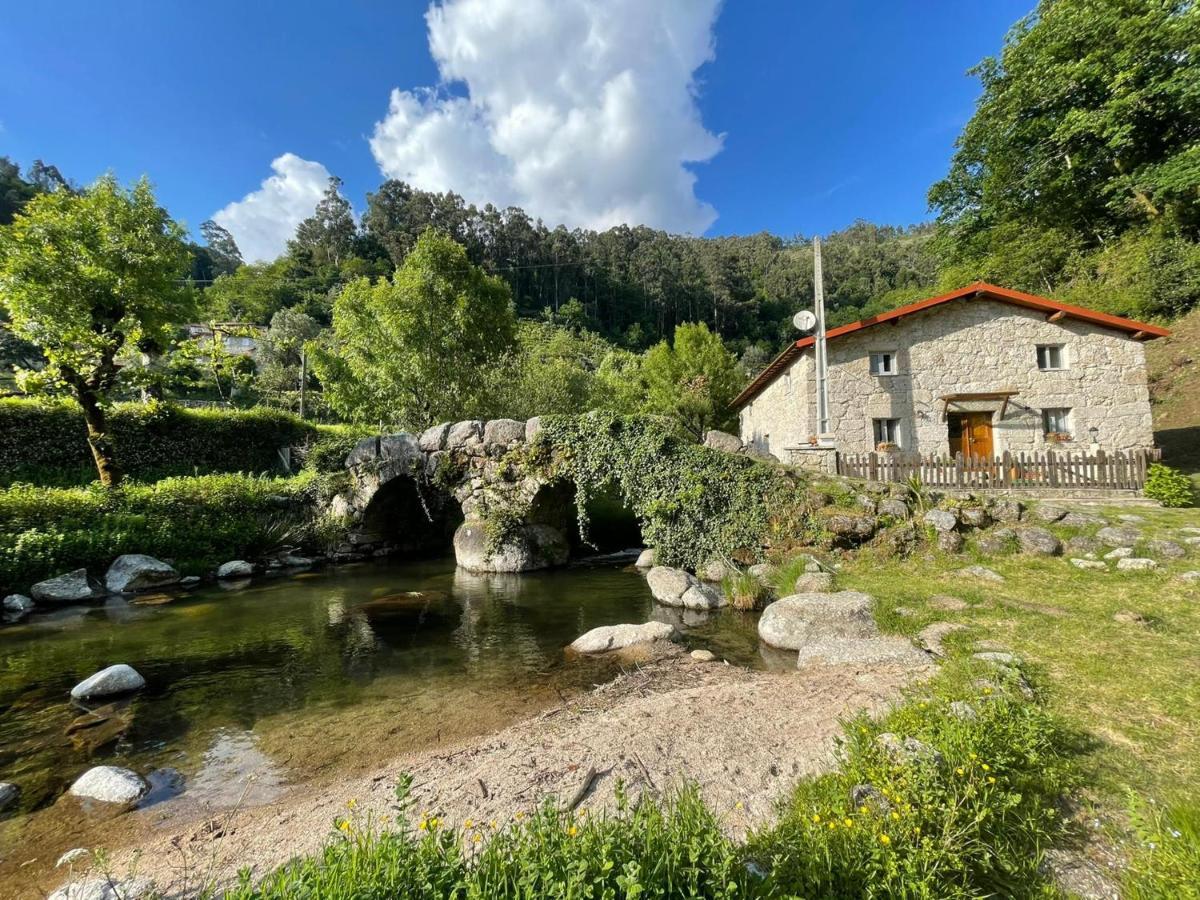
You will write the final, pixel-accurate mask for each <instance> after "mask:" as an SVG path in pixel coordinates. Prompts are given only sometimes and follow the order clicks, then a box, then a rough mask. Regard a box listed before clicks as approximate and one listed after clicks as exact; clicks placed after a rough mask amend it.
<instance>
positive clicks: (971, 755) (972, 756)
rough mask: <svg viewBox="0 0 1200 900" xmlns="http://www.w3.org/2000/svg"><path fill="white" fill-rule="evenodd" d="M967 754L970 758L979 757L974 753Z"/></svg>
mask: <svg viewBox="0 0 1200 900" xmlns="http://www.w3.org/2000/svg"><path fill="white" fill-rule="evenodd" d="M967 756H969V757H971V759H979V757H978V756H977V755H976V754H974V753H968V754H967Z"/></svg>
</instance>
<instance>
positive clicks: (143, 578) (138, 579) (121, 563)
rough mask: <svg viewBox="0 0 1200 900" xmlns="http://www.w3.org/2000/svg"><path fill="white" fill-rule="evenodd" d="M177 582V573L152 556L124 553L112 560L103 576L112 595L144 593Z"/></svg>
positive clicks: (172, 567) (173, 568)
mask: <svg viewBox="0 0 1200 900" xmlns="http://www.w3.org/2000/svg"><path fill="white" fill-rule="evenodd" d="M177 581H179V573H178V572H177V571H175V567H174V566H169V565H167V564H166V563H165V562H163V561H162V560H159V559H155V558H154V557H153V556H145V555H143V554H141V553H126V554H124V555H122V556H118V557H117V558H116V559H115V560H113V564H112V565H111V566H109V567H108V574H106V575H105V576H104V583H105V586H106V587H107V588H108V590H109V591H110V592H111V593H113V594H123V593H127V592H132V591H144V590H148V589H149V588H156V587H163V586H165V585H168V584H175V582H177Z"/></svg>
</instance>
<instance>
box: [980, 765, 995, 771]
mask: <svg viewBox="0 0 1200 900" xmlns="http://www.w3.org/2000/svg"><path fill="white" fill-rule="evenodd" d="M980 768H982V769H983V771H985V772H990V771H992V767H991V766H989V765H988V764H987V763H984V764H983V765H982V766H980Z"/></svg>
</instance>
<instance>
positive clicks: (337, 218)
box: [288, 177, 358, 266]
mask: <svg viewBox="0 0 1200 900" xmlns="http://www.w3.org/2000/svg"><path fill="white" fill-rule="evenodd" d="M341 187H342V180H341V179H340V178H336V177H331V178H330V179H329V186H328V187H327V188H325V196H323V197H322V198H321V200H320V201H319V202H318V203H317V208H316V211H314V212H313V214H312V215H311V216H309V217H308V218H307V219H305V220H304V221H303V222H301V223H300V224H299V225H298V226H296V236H295V237H294V238H293V239H292V240H291V241H290V242H289V244H288V250H289V252H290V253H291V254H292V255H293V256H297V257H302V256H307V257H308V258H309V259H311V261H312V262H313V264H315V265H318V266H320V265H332V266H339V265H341V264H342V263H343V262H344V261H346V260H347V259H348V258H349V257H350V256H351V254H352V253H353V250H354V242H355V238H356V237H357V235H358V226H357V225H356V224H355V222H354V210H353V209H352V208H351V206H350V201H348V200H347V199H346V198H345V197H343V196H342V195H341Z"/></svg>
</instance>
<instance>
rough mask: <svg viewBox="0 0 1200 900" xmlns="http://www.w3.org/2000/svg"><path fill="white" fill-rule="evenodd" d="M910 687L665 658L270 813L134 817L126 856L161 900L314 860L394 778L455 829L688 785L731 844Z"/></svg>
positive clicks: (833, 673) (896, 672)
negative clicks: (620, 787) (551, 805)
mask: <svg viewBox="0 0 1200 900" xmlns="http://www.w3.org/2000/svg"><path fill="white" fill-rule="evenodd" d="M919 674H921V670H918V671H916V672H914V670H912V669H902V668H897V667H879V666H876V667H855V666H845V667H831V668H823V669H812V670H808V671H806V672H798V673H797V672H786V673H768V672H754V671H749V670H746V669H741V668H737V667H733V666H728V665H724V664H721V663H701V662H696V661H693V660H691V659H690V658H689V657H686V656H677V657H671V658H667V659H662V660H658V661H654V662H650V663H647V664H645V665H643V666H640V667H637V668H633V669H631V670H629V671H628V672H626V673H625V674H623V675H621V676H619V677H618V678H617V679H616V680H614V681H612V682H610V683H608V684H605V685H603V686H601V687H598V688H597V689H595V690H594V691H592V692H591V693H588V694H585V695H583V696H581V697H579V698H576V699H575V700H573V701H572V702H571V703H569V704H567V705H564V706H560V707H557V708H554V709H551V710H548V711H547V712H545V713H543V714H541V715H538V716H536V717H534V718H531V719H528V720H526V721H523V722H520V723H518V724H516V725H513V726H510V727H508V728H505V729H503V730H502V731H499V732H496V733H495V734H492V735H490V736H487V737H484V738H480V739H477V740H473V741H469V742H467V743H465V744H463V745H462V746H460V747H458V748H456V749H453V750H450V751H445V750H441V751H436V752H424V753H414V754H409V755H405V756H402V757H399V758H397V759H395V760H394V761H392V762H391V763H389V764H388V765H387V766H385V767H383V768H382V769H380V770H378V771H376V772H374V773H370V774H367V775H358V776H352V777H348V778H346V779H343V780H338V781H335V782H334V783H332V784H330V785H329V786H327V787H324V788H321V789H318V790H316V791H312V792H309V791H306V790H305V787H304V786H298V787H296V788H294V789H293V790H291V791H290V792H289V793H288V794H287V795H285V796H284V797H283V798H281V799H279V800H277V801H275V802H273V803H270V804H267V805H263V806H259V807H254V808H248V809H242V810H239V811H237V812H236V813H226V814H221V815H219V816H217V817H215V818H207V819H196V818H194V817H193V818H190V819H185V818H183V817H175V816H172V815H171V814H169V813H167V812H166V810H164V809H163V808H162V807H159V808H158V809H157V811H156V814H155V815H154V816H153V819H151V817H150V816H149V815H147V814H149V813H151V812H152V810H146V811H145V813H132V814H130V815H129V816H127V817H124V818H127V819H134V818H143V817H144V818H145V819H146V821H145V822H144V828H143V829H142V834H141V835H140V839H139V840H137V841H136V843H135V844H134V845H133V846H136V847H138V850H137V851H136V853H137V855H138V861H137V863H136V867H137V872H138V874H140V875H146V876H150V877H152V878H153V879H154V880H155V882H156V883H157V885H158V888H159V890H161V891H163V892H164V894H166V895H167V896H172V897H182V896H190V895H192V894H194V893H195V892H196V891H197V890H198V889H199V888H200V887H201V886H202V885H203V884H204V883H209V884H212V883H216V884H218V885H220V884H228V883H229V881H230V880H232V879H233V877H234V876H235V874H236V872H237V870H238V869H240V868H243V867H249V868H251V869H252V870H253V871H254V872H255V873H257V874H261V873H264V872H266V871H268V870H270V869H271V868H273V867H275V866H278V865H279V864H280V863H282V862H284V861H286V860H287V859H289V858H291V857H293V856H295V855H297V854H304V853H311V852H313V851H315V850H317V849H318V848H319V847H320V846H321V844H322V843H323V842H324V841H325V840H326V839H327V837H328V836H329V834H330V829H331V827H332V823H333V820H334V818H335V817H337V816H341V815H345V814H346V813H347V803H348V801H350V800H354V801H355V802H356V810H355V814H356V815H357V816H360V817H365V816H366V815H368V814H371V815H374V816H376V817H378V816H382V815H387V814H388V813H390V811H391V810H390V808H389V804H390V802H391V800H392V798H393V790H394V786H395V784H396V781H397V778H398V777H399V776H400V775H401V773H404V772H409V773H411V774H412V775H413V778H414V789H413V794H414V797H415V800H416V804H417V806H416V808H417V809H418V810H427V811H429V812H430V813H433V814H436V815H438V816H439V817H441V818H442V819H443V820H444V821H445V822H446V823H447V824H448V825H449V826H451V827H461V823H462V822H464V821H465V820H466V819H468V818H470V819H473V820H475V821H477V822H492V821H496V822H497V823H504V822H507V821H509V820H510V819H511V818H512V817H513V816H514V815H516V814H517V813H527V812H529V811H531V810H532V809H533V808H535V807H536V806H537V805H538V804H539V803H540V802H541V800H542V799H543V798H544V797H546V796H547V795H558V796H559V797H560V798H564V800H565V799H569V798H572V797H574V796H575V795H576V793H577V792H578V791H579V790H580V788H581V786H582V785H583V784H584V782H585V781H588V780H589V779H588V777H587V776H588V773H589V772H591V771H593V770H594V772H595V773H596V774H595V777H594V778H593V779H590V786H589V788H588V790H587V793H586V795H585V796H584V798H583V800H582V802H581V804H580V805H581V807H582V808H586V809H589V810H593V811H594V810H597V809H601V808H609V807H611V806H612V804H613V802H614V788H615V786H616V784H617V782H618V779H619V780H621V781H622V782H623V783H624V784H625V786H626V789H627V791H628V793H629V794H630V795H632V796H636V795H637V794H639V793H640V792H641V791H643V790H651V791H655V792H663V791H667V790H670V789H671V788H673V787H677V786H679V785H681V784H683V783H684V782H685V781H687V780H691V781H694V782H696V783H697V784H698V785H699V788H700V791H701V793H702V795H703V797H704V799H705V800H706V801H707V803H708V804H709V805H710V808H712V809H713V810H714V811H715V812H717V813H718V814H719V815H721V816H722V817H723V819H724V821H725V823H726V825H727V827H728V828H729V829H730V831H731V832H733V833H735V834H741V833H744V832H745V830H746V829H748V828H750V827H752V826H754V825H758V824H761V823H764V822H766V821H768V820H769V819H770V818H771V817H772V815H773V810H774V803H775V801H777V800H778V799H779V798H780V797H781V796H782V795H783V793H784V792H785V791H786V789H787V788H788V786H789V785H791V784H792V783H793V782H794V781H795V780H796V779H797V778H799V777H801V776H804V775H811V774H816V773H820V772H823V771H826V770H828V768H829V767H830V765H831V763H832V760H833V748H834V738H835V736H836V735H837V733H838V721H839V718H841V717H843V716H846V715H849V714H852V713H854V712H856V711H858V710H868V711H871V712H878V711H880V710H882V709H883V708H884V707H886V706H887V705H888V704H889V703H891V702H892V701H894V700H895V699H896V698H897V697H898V696H899V692H900V689H901V687H902V686H903V685H904V684H905V683H906V682H908V681H910V680H911V679H912V678H913V677H914V676H917V675H919ZM169 805H170V804H166V806H169ZM192 815H193V816H194V815H195V814H194V811H193V813H192ZM130 824H133V823H130ZM134 853H135V851H133V850H132V849H127V850H124V851H122V852H120V853H118V854H116V855H115V857H114V863H115V866H114V872H115V874H116V875H118V876H121V875H122V874H123V873H125V872H127V871H128V870H129V869H128V867H129V866H130V865H131V861H132V860H133V858H134Z"/></svg>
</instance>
